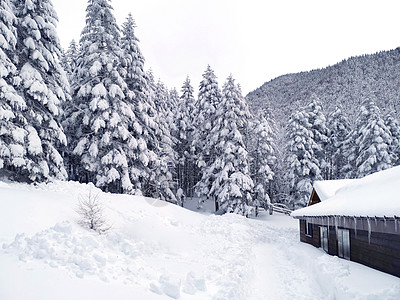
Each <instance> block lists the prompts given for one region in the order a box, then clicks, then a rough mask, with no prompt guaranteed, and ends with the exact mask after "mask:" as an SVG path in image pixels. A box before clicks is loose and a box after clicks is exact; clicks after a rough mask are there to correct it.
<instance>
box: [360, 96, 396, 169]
mask: <svg viewBox="0 0 400 300" xmlns="http://www.w3.org/2000/svg"><path fill="white" fill-rule="evenodd" d="M357 128H358V129H357V131H356V132H357V133H356V140H355V143H356V147H357V148H356V153H357V158H356V160H355V163H356V169H357V177H364V176H366V175H369V174H371V173H374V172H379V171H382V170H385V169H388V168H390V167H392V157H391V155H390V145H391V144H392V136H391V133H390V131H389V129H388V128H387V127H386V125H385V123H384V121H383V119H382V117H381V116H380V111H379V108H378V107H377V106H376V105H375V103H374V102H373V101H371V100H369V99H367V100H365V101H364V102H363V105H362V107H361V110H360V116H359V119H358V126H357Z"/></svg>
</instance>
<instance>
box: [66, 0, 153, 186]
mask: <svg viewBox="0 0 400 300" xmlns="http://www.w3.org/2000/svg"><path fill="white" fill-rule="evenodd" d="M80 44H81V51H80V55H79V59H78V65H77V68H76V70H75V72H74V80H73V87H72V88H73V101H74V105H73V107H72V108H71V110H70V111H69V117H68V120H67V122H66V126H67V128H68V130H69V136H70V137H71V146H72V147H71V150H72V157H73V158H74V160H73V161H72V164H73V165H74V173H75V174H76V176H77V178H76V179H78V180H81V181H90V182H94V183H95V184H96V186H98V187H100V188H102V189H103V190H106V191H110V192H117V193H120V192H123V193H139V194H140V193H141V191H140V188H141V182H140V180H138V178H140V175H141V174H140V172H138V171H137V168H135V167H134V166H133V165H132V161H135V160H137V159H141V160H142V164H143V165H146V164H147V160H146V158H141V156H140V154H141V153H143V151H145V149H146V148H147V144H146V142H145V140H144V139H143V138H141V134H142V128H141V127H140V126H137V125H135V124H136V123H137V120H136V119H137V118H136V115H135V113H134V109H133V105H132V97H133V95H132V93H131V92H130V91H129V89H128V86H127V84H126V82H125V80H124V77H125V75H126V69H125V68H124V67H123V65H122V63H121V60H122V57H123V56H124V54H125V53H124V52H123V50H122V49H121V48H120V31H119V28H118V26H117V24H116V20H115V18H114V15H113V13H112V7H111V5H110V1H109V0H89V1H88V6H87V9H86V26H85V27H84V29H83V30H82V34H81V41H80ZM138 173H139V174H138Z"/></svg>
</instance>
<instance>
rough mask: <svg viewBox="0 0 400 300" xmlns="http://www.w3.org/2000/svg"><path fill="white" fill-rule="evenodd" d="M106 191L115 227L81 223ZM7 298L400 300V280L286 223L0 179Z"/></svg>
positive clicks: (0, 242) (0, 250)
mask: <svg viewBox="0 0 400 300" xmlns="http://www.w3.org/2000/svg"><path fill="white" fill-rule="evenodd" d="M89 190H91V191H92V193H93V192H95V193H97V192H98V193H100V194H99V197H100V200H101V201H102V203H103V205H104V207H105V215H106V218H107V219H108V221H109V222H110V224H111V225H112V228H111V230H110V231H109V232H108V233H107V234H104V235H98V234H97V233H94V232H91V231H88V230H86V229H83V228H81V227H79V226H78V225H77V223H76V221H77V219H78V215H77V213H76V212H75V209H76V206H77V203H78V197H79V196H80V195H83V196H84V195H87V193H88V192H89ZM0 206H1V210H0V266H1V269H2V272H1V273H0V299H6V300H13V299H21V300H22V299H32V300H34V299H40V300H46V299H68V300H70V299H96V300H101V299H171V298H173V299H229V300H232V299H335V298H336V299H365V298H367V297H368V299H399V297H400V279H399V278H396V277H393V276H390V275H387V274H384V273H381V272H378V271H375V270H372V269H370V268H367V267H364V266H362V265H359V264H356V263H353V262H349V261H346V260H342V259H339V258H337V257H333V256H329V255H327V254H325V253H324V252H323V251H322V250H321V249H316V248H314V247H312V246H310V245H306V244H302V243H300V242H299V238H298V225H297V222H296V221H295V220H293V219H291V218H290V217H287V216H276V215H273V216H269V215H266V214H265V215H262V216H261V218H260V219H256V220H255V219H246V218H244V217H242V216H238V215H232V214H226V215H223V216H215V215H206V214H199V213H197V212H192V211H189V210H186V209H183V208H181V207H178V206H175V205H172V204H168V203H166V202H162V201H158V200H155V199H151V198H143V197H133V196H128V195H116V194H106V193H102V192H100V190H98V189H96V188H95V187H93V186H92V185H85V184H78V183H75V182H55V183H50V184H47V185H45V184H41V185H38V186H36V187H34V186H29V185H24V184H13V183H4V182H0Z"/></svg>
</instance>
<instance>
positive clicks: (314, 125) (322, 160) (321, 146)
mask: <svg viewBox="0 0 400 300" xmlns="http://www.w3.org/2000/svg"><path fill="white" fill-rule="evenodd" d="M310 100H311V101H310V103H309V104H308V106H307V112H308V122H309V123H310V125H311V132H312V135H313V140H314V142H315V144H316V148H315V149H314V157H315V159H316V160H317V161H318V167H319V169H320V170H321V176H322V178H323V179H328V178H329V164H328V162H327V161H328V158H327V153H326V148H327V145H328V128H327V126H326V118H325V115H324V113H323V111H322V106H321V103H320V101H319V99H318V98H317V96H316V95H315V94H313V95H311V99H310Z"/></svg>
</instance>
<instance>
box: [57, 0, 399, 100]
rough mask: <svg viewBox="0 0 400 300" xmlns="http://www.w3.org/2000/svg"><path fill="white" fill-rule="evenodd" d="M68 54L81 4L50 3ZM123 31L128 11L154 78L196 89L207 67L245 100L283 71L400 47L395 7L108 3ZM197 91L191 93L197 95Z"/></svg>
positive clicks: (250, 0)
mask: <svg viewBox="0 0 400 300" xmlns="http://www.w3.org/2000/svg"><path fill="white" fill-rule="evenodd" d="M52 1H53V4H54V6H55V9H56V11H57V13H58V17H59V24H58V34H59V37H60V39H61V44H62V46H63V47H64V48H65V49H66V48H67V47H68V45H69V42H70V41H71V40H72V39H75V40H76V41H79V38H80V33H81V31H82V29H83V26H84V23H85V15H86V12H85V9H86V6H87V1H85V0H52ZM111 5H112V6H113V7H114V14H115V17H116V19H117V22H118V24H119V25H121V24H122V23H123V22H124V21H125V18H126V16H127V15H128V13H129V12H131V13H132V15H133V18H134V19H135V21H136V24H137V28H136V35H137V37H138V38H139V40H140V44H139V46H140V48H141V50H142V52H143V54H144V57H145V59H146V65H145V67H146V69H148V68H150V67H151V68H152V69H153V71H154V75H155V76H156V78H158V77H160V78H161V80H162V81H163V82H164V83H166V84H167V85H168V86H169V87H176V88H177V89H178V91H180V89H181V86H182V84H183V82H184V80H185V78H186V76H187V75H189V77H190V78H191V81H192V85H193V87H194V88H195V90H196V91H197V89H198V85H199V83H200V80H201V78H202V74H203V72H204V71H205V69H206V67H207V65H208V64H210V66H211V67H212V69H213V70H214V71H215V74H216V75H217V77H218V82H219V84H220V86H222V84H223V83H224V82H225V79H226V78H227V77H228V76H229V74H231V73H232V74H233V77H234V78H235V79H236V82H237V83H240V84H241V86H242V90H243V93H244V94H247V93H248V92H250V91H252V90H254V89H256V88H257V87H259V86H260V85H261V84H263V83H264V82H265V81H269V80H271V79H273V78H275V77H277V76H280V75H284V74H287V73H294V72H300V71H308V70H311V69H315V68H322V67H326V66H328V65H332V64H335V63H336V62H339V61H341V60H343V59H345V58H348V57H350V56H355V55H360V54H368V53H374V52H377V51H380V50H390V49H394V48H396V47H398V46H400V17H399V11H400V1H398V0H397V1H391V0H379V1H378V0H376V1H369V0H365V1H359V0H344V1H343V0H330V1H326V0H301V1H300V0H274V1H272V0H112V2H111ZM196 93H197V92H196Z"/></svg>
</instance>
